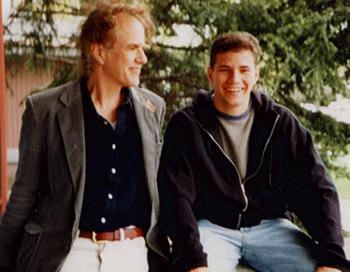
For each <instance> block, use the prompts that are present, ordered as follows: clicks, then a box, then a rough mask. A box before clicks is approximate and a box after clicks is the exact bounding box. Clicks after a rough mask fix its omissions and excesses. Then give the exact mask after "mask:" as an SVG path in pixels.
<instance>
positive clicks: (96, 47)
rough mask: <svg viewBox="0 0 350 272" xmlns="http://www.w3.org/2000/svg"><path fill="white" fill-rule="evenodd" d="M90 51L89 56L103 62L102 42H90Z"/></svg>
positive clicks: (103, 50)
mask: <svg viewBox="0 0 350 272" xmlns="http://www.w3.org/2000/svg"><path fill="white" fill-rule="evenodd" d="M90 52H91V56H92V57H93V58H94V60H95V61H96V62H97V63H99V64H101V65H103V64H104V54H105V48H104V47H103V45H102V44H99V43H92V44H91V45H90Z"/></svg>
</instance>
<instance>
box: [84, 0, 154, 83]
mask: <svg viewBox="0 0 350 272" xmlns="http://www.w3.org/2000/svg"><path fill="white" fill-rule="evenodd" d="M130 2H132V1H118V2H116V1H113V0H110V1H99V2H98V3H97V4H96V6H95V7H94V8H93V9H92V11H91V12H90V14H89V15H88V17H87V19H86V20H85V22H84V23H83V25H82V27H81V33H80V37H79V47H80V52H81V73H82V74H83V75H84V76H88V75H89V74H90V73H91V72H92V70H93V58H92V56H91V52H90V46H91V44H93V43H98V44H104V45H107V44H111V46H112V45H113V44H114V42H115V40H116V37H114V35H111V34H110V31H111V30H112V29H113V28H114V27H118V26H117V23H116V20H115V16H116V15H117V14H119V13H126V14H129V15H132V16H134V17H136V19H138V20H139V21H140V22H141V23H142V25H143V27H144V28H145V33H146V38H148V39H149V38H150V37H151V36H152V34H153V32H154V24H153V22H152V17H151V14H150V11H149V9H148V7H147V6H146V5H144V4H142V3H139V2H138V3H130ZM134 2H135V1H134Z"/></svg>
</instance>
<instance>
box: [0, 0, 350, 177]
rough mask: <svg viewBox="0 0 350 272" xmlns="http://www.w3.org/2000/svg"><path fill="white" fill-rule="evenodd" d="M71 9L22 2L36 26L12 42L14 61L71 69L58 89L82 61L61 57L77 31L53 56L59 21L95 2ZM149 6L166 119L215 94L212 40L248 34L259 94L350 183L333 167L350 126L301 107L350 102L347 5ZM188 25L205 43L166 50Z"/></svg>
mask: <svg viewBox="0 0 350 272" xmlns="http://www.w3.org/2000/svg"><path fill="white" fill-rule="evenodd" d="M69 2H70V1H63V0H51V1H47V0H31V1H29V0H25V1H23V3H22V4H21V5H20V6H19V8H18V10H17V11H16V12H15V13H14V15H13V17H12V18H13V20H15V19H16V20H18V19H19V20H20V21H21V23H22V24H28V23H29V24H30V25H32V26H34V27H33V28H31V29H30V31H27V32H25V33H24V34H23V36H22V40H21V41H20V42H19V41H18V40H12V41H8V42H7V43H6V48H7V52H9V54H8V56H7V57H14V56H15V55H18V54H23V52H28V50H30V52H33V54H31V55H32V56H33V58H32V63H33V61H35V59H38V58H40V57H41V59H45V58H47V59H51V61H52V59H55V58H56V59H60V60H61V61H63V62H64V63H65V65H66V66H67V67H69V68H64V66H62V69H61V71H62V73H57V78H56V79H55V81H54V82H53V84H52V85H56V84H60V83H62V82H64V81H66V80H67V78H69V77H72V75H74V76H75V75H76V73H74V72H73V70H74V67H76V64H75V63H76V62H74V61H72V59H73V60H74V59H75V58H77V56H76V54H75V55H74V54H70V55H69V54H68V55H64V58H62V50H64V49H65V48H71V46H72V45H74V40H75V35H76V34H77V33H78V32H79V31H78V29H77V31H76V32H75V33H74V34H73V36H72V37H69V39H68V41H69V42H67V43H66V44H62V45H59V50H52V42H53V41H55V39H56V36H57V29H56V27H55V25H54V21H55V20H57V18H62V17H60V16H69V14H72V15H73V16H79V15H80V14H83V13H84V12H85V10H86V9H85V7H86V5H87V4H88V3H89V2H91V3H92V2H94V1H87V0H85V1H78V0H77V1H76V2H77V4H76V5H75V6H74V5H69V4H67V3H69ZM146 2H147V3H148V4H149V5H150V6H151V8H152V13H153V17H154V19H155V21H156V25H157V33H156V34H157V37H158V39H157V40H156V42H155V44H153V46H152V48H151V49H150V51H149V52H147V53H148V57H149V63H148V65H146V67H145V68H144V69H143V76H142V85H143V86H146V87H147V88H149V89H151V90H153V91H155V92H156V93H158V94H160V95H162V96H164V97H165V99H166V101H167V105H168V107H167V108H168V112H167V118H168V117H169V115H170V114H171V113H172V112H174V111H175V110H176V109H178V108H179V107H181V106H184V105H185V104H186V103H188V102H190V101H191V97H192V96H193V94H194V93H195V92H196V91H197V90H198V89H199V88H208V87H209V86H208V82H207V79H206V76H205V70H206V66H207V63H208V55H209V48H210V44H211V42H212V40H213V38H214V37H215V36H216V35H218V34H221V33H224V32H227V31H236V30H240V31H248V32H250V33H252V34H253V35H255V36H256V37H257V38H258V39H259V41H260V44H261V47H262V50H263V56H262V60H261V64H260V65H261V79H260V81H259V88H262V89H264V90H265V91H267V92H268V93H269V94H270V95H271V96H273V97H274V98H275V99H276V100H277V101H278V102H280V103H282V104H284V105H286V106H287V107H289V108H291V109H292V110H293V111H294V112H295V113H296V114H297V116H298V117H299V118H300V119H301V120H302V122H303V123H304V124H305V126H306V127H307V128H309V129H310V130H311V131H312V134H313V135H314V138H315V140H316V142H317V145H318V147H319V149H320V151H321V155H322V157H323V158H324V160H325V162H326V164H327V166H329V167H330V168H331V169H334V170H335V171H336V172H335V173H340V174H341V176H349V172H346V173H345V174H344V173H343V174H342V172H341V171H339V169H337V167H336V166H335V164H334V161H335V159H336V158H337V157H339V156H340V155H344V154H347V153H349V142H350V128H349V125H347V124H342V123H338V122H336V121H335V120H334V119H332V118H330V117H328V116H325V115H324V114H321V113H312V112H309V111H307V110H306V109H304V108H302V107H301V106H300V103H301V102H308V103H313V104H316V105H328V104H329V103H330V102H331V101H333V100H335V95H336V94H341V95H342V96H344V97H349V96H350V94H349V90H348V89H347V88H346V83H347V82H349V80H350V60H349V57H350V19H349V18H350V2H349V1H348V0H241V1H236V0H211V1H201V0H167V1H166V0H162V1H157V0H148V1H146ZM10 22H11V21H10ZM181 25H188V26H191V27H192V29H193V31H194V32H195V33H196V36H197V38H198V39H197V42H196V43H193V44H190V45H180V46H174V45H170V44H169V43H167V38H169V37H171V36H174V35H175V33H176V26H181ZM72 27H75V26H72ZM5 30H6V31H7V35H8V36H9V37H11V35H10V34H11V33H9V30H10V28H9V27H8V26H7V27H6V28H5ZM14 48H17V51H16V50H13V49H14ZM21 48H22V49H21ZM23 48H25V49H23ZM55 49H57V47H56V48H55ZM60 51H61V55H60V54H58V53H59V52H60ZM297 94H298V95H297ZM347 178H348V179H349V177H347Z"/></svg>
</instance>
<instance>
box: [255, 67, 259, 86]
mask: <svg viewBox="0 0 350 272" xmlns="http://www.w3.org/2000/svg"><path fill="white" fill-rule="evenodd" d="M259 77H260V67H259V66H256V68H255V83H257V82H258V80H259Z"/></svg>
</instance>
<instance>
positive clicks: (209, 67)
mask: <svg viewBox="0 0 350 272" xmlns="http://www.w3.org/2000/svg"><path fill="white" fill-rule="evenodd" d="M207 78H208V80H209V82H210V84H211V85H212V82H213V69H212V68H211V66H210V65H209V66H208V67H207Z"/></svg>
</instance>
